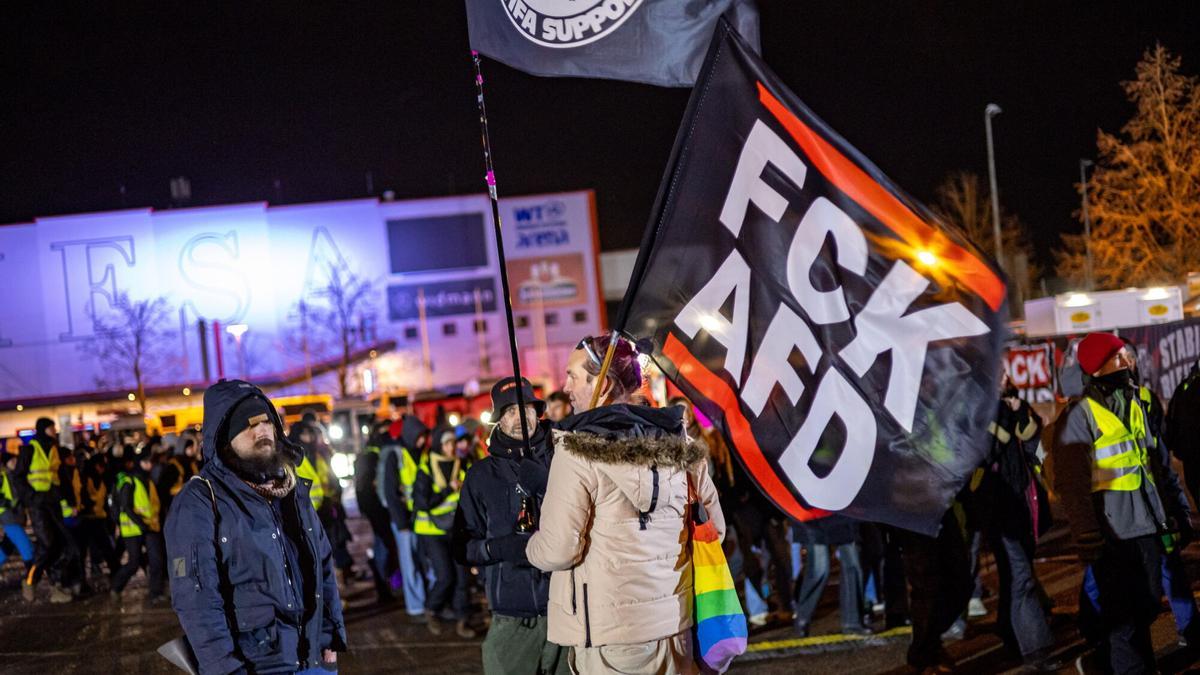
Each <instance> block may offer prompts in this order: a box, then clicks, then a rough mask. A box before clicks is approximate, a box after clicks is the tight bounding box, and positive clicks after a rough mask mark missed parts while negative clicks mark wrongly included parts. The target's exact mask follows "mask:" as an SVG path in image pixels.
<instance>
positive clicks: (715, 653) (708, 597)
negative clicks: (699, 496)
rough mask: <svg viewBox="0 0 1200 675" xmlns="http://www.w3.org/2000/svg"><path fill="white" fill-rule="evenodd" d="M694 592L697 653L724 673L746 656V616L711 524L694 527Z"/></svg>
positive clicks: (705, 661)
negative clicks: (735, 658)
mask: <svg viewBox="0 0 1200 675" xmlns="http://www.w3.org/2000/svg"><path fill="white" fill-rule="evenodd" d="M692 592H693V593H694V594H695V596H696V606H695V612H694V613H693V618H694V619H695V622H696V653H697V655H698V656H699V658H700V661H701V662H702V663H703V665H704V666H705V667H706V668H707V669H708V670H711V671H715V672H718V673H723V672H725V671H726V670H727V669H728V668H729V664H730V663H731V662H732V661H733V659H734V657H735V656H738V655H739V654H744V653H746V638H747V636H748V634H749V633H748V631H747V629H746V615H745V614H743V613H742V605H741V603H740V602H738V597H737V591H735V590H734V587H733V576H732V575H731V574H730V573H729V563H728V562H726V560H725V552H724V551H722V550H721V538H720V537H719V536H718V535H717V528H715V527H713V524H712V521H711V520H709V521H707V522H704V523H695V522H693V524H692Z"/></svg>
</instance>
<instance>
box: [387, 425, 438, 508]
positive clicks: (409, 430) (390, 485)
mask: <svg viewBox="0 0 1200 675" xmlns="http://www.w3.org/2000/svg"><path fill="white" fill-rule="evenodd" d="M427 433H429V427H427V426H425V424H424V423H422V422H421V420H420V418H418V417H417V416H416V415H405V416H404V419H403V420H402V421H401V423H400V438H399V439H398V440H399V442H398V443H396V442H392V443H388V444H387V445H385V446H383V449H382V450H381V451H380V465H381V468H380V470H379V479H378V482H377V485H378V487H379V492H380V496H381V497H382V499H383V502H384V506H386V507H387V510H388V515H389V516H390V517H391V519H392V523H394V524H395V525H396V527H397V528H399V529H401V530H411V529H412V527H413V513H412V511H411V510H409V508H408V498H409V496H410V495H407V494H405V486H404V485H402V484H401V481H400V470H401V469H402V468H403V466H404V454H405V453H408V455H409V457H410V458H411V461H413V462H417V461H420V457H421V453H420V445H421V443H420V440H421V436H422V434H427ZM409 489H411V486H409Z"/></svg>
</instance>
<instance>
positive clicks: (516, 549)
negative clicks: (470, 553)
mask: <svg viewBox="0 0 1200 675" xmlns="http://www.w3.org/2000/svg"><path fill="white" fill-rule="evenodd" d="M528 543H529V535H527V534H516V533H513V534H506V535H504V536H503V537H496V538H495V539H489V540H488V543H487V550H488V555H490V556H491V557H493V558H495V559H496V560H501V561H503V562H509V563H515V564H518V565H528V564H529V558H527V557H525V545H526V544H528Z"/></svg>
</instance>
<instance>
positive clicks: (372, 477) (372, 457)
mask: <svg viewBox="0 0 1200 675" xmlns="http://www.w3.org/2000/svg"><path fill="white" fill-rule="evenodd" d="M380 443H381V441H380V439H379V438H377V437H372V438H371V439H370V440H368V441H367V446H366V447H364V448H363V449H362V452H360V453H358V457H356V458H355V459H354V498H355V500H357V502H358V510H359V513H362V515H363V517H365V518H368V519H370V520H371V521H372V522H375V521H377V520H379V519H382V520H383V522H384V526H385V527H386V525H387V508H386V507H385V506H384V505H383V500H382V499H380V498H379V485H378V481H379V454H380V449H379V446H380Z"/></svg>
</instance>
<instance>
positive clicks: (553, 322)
mask: <svg viewBox="0 0 1200 675" xmlns="http://www.w3.org/2000/svg"><path fill="white" fill-rule="evenodd" d="M546 325H547V326H557V325H558V312H546Z"/></svg>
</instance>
